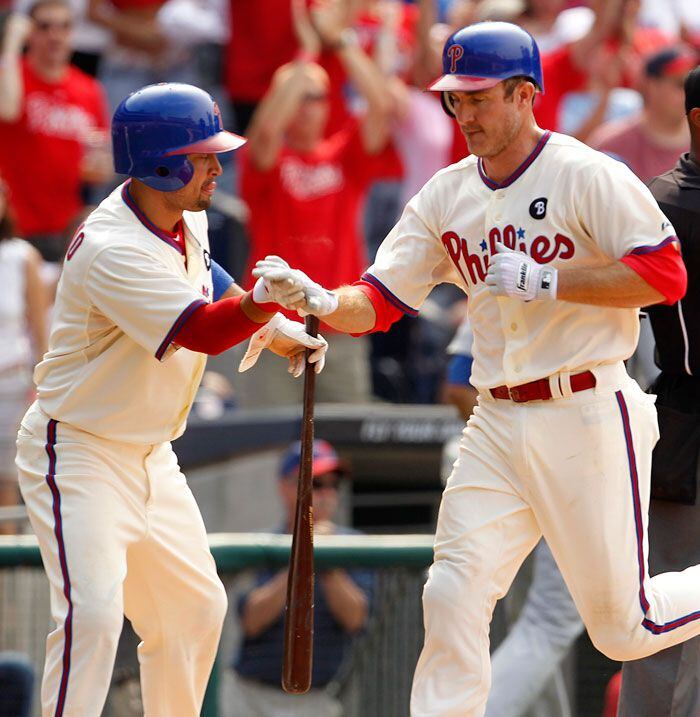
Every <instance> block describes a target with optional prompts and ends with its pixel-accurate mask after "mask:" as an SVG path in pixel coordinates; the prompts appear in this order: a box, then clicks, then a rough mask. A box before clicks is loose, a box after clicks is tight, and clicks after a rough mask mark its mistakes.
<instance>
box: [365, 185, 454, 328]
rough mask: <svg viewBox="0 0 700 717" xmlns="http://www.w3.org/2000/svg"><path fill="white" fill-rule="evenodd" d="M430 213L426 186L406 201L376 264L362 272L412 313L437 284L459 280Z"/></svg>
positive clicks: (388, 298) (380, 249)
mask: <svg viewBox="0 0 700 717" xmlns="http://www.w3.org/2000/svg"><path fill="white" fill-rule="evenodd" d="M430 213H431V212H430V211H429V196H426V194H425V189H423V190H422V191H421V192H419V193H418V194H417V195H416V196H415V197H413V199H411V201H410V202H409V203H408V204H407V205H406V208H405V209H404V211H403V214H402V215H401V218H400V219H399V221H398V222H397V224H396V225H395V226H394V228H393V229H392V230H391V231H390V232H389V234H388V235H387V237H386V239H384V241H383V242H382V244H381V246H380V247H379V250H378V251H377V256H376V257H375V260H374V264H372V266H370V267H369V269H368V270H367V271H366V272H365V274H364V275H363V276H362V279H363V280H364V281H367V282H368V283H370V284H372V285H373V286H374V287H376V288H377V289H378V290H379V291H380V292H381V293H382V295H383V296H384V298H385V299H386V300H387V301H389V302H390V303H392V304H393V305H394V306H395V307H396V308H398V309H400V310H401V311H403V313H404V314H407V315H409V316H415V315H416V314H417V313H418V309H419V308H420V307H421V305H422V304H423V302H424V301H425V299H426V297H427V296H428V294H429V293H430V291H431V290H432V289H433V287H434V286H436V285H437V284H442V283H445V282H447V283H458V281H457V277H456V273H455V270H454V266H453V264H452V263H451V262H450V259H449V257H448V256H447V253H446V251H445V249H444V248H443V245H442V242H441V241H440V234H439V231H438V229H437V222H436V221H435V220H434V218H433V217H431V216H429V214H430Z"/></svg>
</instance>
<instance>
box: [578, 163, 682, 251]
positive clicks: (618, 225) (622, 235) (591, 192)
mask: <svg viewBox="0 0 700 717" xmlns="http://www.w3.org/2000/svg"><path fill="white" fill-rule="evenodd" d="M579 207H580V208H579V219H580V221H581V222H582V224H583V227H584V229H585V231H586V232H587V233H588V234H589V236H591V238H592V240H593V241H594V242H595V243H596V244H597V245H598V247H599V248H600V249H601V250H602V251H603V253H605V254H606V255H607V256H609V257H610V258H611V259H617V260H619V259H622V258H623V257H625V256H627V255H628V254H644V253H649V252H653V251H657V250H658V249H661V248H662V247H664V246H667V245H668V244H673V243H676V245H677V242H678V239H677V237H676V232H675V230H674V229H673V226H672V225H671V222H670V221H669V220H668V219H667V217H666V216H665V215H664V213H663V212H662V211H661V209H659V205H658V204H657V203H656V200H655V199H654V197H653V196H652V194H651V192H650V191H649V190H648V189H647V188H646V187H645V186H644V184H643V183H642V182H641V180H639V179H638V178H637V177H636V176H635V175H634V173H633V172H632V171H631V170H630V169H628V168H627V167H626V166H625V165H624V164H622V163H621V162H617V161H615V160H613V159H608V158H606V161H605V163H604V164H603V165H602V166H601V167H599V168H598V169H597V170H596V172H595V175H594V176H593V178H592V179H591V180H590V182H589V184H588V187H587V188H585V189H584V190H583V192H582V197H581V201H580V204H579Z"/></svg>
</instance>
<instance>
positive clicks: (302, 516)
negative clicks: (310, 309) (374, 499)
mask: <svg viewBox="0 0 700 717" xmlns="http://www.w3.org/2000/svg"><path fill="white" fill-rule="evenodd" d="M306 331H307V333H309V334H310V335H312V336H316V335H317V334H318V319H317V318H316V317H315V316H307V318H306ZM309 353H310V350H308V349H307V351H306V358H307V363H306V371H305V373H304V409H303V415H302V425H301V455H300V458H301V460H300V465H299V481H298V483H297V505H296V513H295V516H294V533H293V537H292V552H291V555H290V559H289V577H288V580H287V602H286V607H285V620H284V662H283V665H282V688H283V689H284V690H285V692H290V693H293V694H302V693H304V692H308V690H309V688H310V687H311V673H312V667H313V635H314V535H313V493H312V491H313V477H312V474H313V444H314V394H315V388H316V373H315V371H314V369H313V366H311V365H310V364H309V363H308V357H309Z"/></svg>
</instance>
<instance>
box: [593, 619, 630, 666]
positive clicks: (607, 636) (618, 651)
mask: <svg viewBox="0 0 700 717" xmlns="http://www.w3.org/2000/svg"><path fill="white" fill-rule="evenodd" d="M638 629H642V628H641V627H640V626H639V625H635V626H634V627H633V628H627V627H622V626H614V625H610V624H607V625H604V626H601V627H598V628H594V629H590V628H589V630H588V634H589V636H590V638H591V642H592V643H593V645H594V646H595V648H596V649H597V650H599V651H600V652H602V653H603V654H604V655H605V656H606V657H607V658H609V659H611V660H614V661H615V662H628V661H629V660H636V659H638V658H639V657H640V656H641V654H640V652H639V639H638V634H637V630H638Z"/></svg>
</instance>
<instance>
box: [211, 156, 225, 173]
mask: <svg viewBox="0 0 700 717" xmlns="http://www.w3.org/2000/svg"><path fill="white" fill-rule="evenodd" d="M223 171H224V170H223V169H222V168H221V162H219V157H218V155H216V154H210V155H209V174H211V175H212V176H214V177H219V176H221V173H222V172H223Z"/></svg>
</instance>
